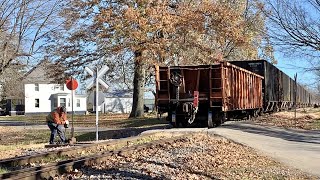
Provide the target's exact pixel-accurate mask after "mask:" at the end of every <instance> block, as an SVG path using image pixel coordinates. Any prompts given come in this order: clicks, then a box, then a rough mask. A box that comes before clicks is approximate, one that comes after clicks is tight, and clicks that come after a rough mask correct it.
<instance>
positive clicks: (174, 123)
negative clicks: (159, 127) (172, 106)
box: [171, 112, 179, 128]
mask: <svg viewBox="0 0 320 180" xmlns="http://www.w3.org/2000/svg"><path fill="white" fill-rule="evenodd" d="M171 124H172V126H173V127H174V128H177V127H179V123H178V122H177V116H176V112H172V113H171Z"/></svg>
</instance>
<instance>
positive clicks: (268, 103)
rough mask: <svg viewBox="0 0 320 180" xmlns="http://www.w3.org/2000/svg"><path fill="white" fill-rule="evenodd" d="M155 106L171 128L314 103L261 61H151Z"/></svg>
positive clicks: (302, 91)
mask: <svg viewBox="0 0 320 180" xmlns="http://www.w3.org/2000/svg"><path fill="white" fill-rule="evenodd" d="M155 76H156V106H157V108H158V113H159V114H162V113H168V116H167V120H168V121H170V122H171V124H172V125H173V126H174V127H178V126H180V125H182V126H183V127H186V126H188V125H190V124H195V123H200V124H205V125H207V126H208V127H209V128H212V127H215V126H219V125H220V124H221V123H224V122H225V121H226V120H228V119H231V118H239V116H240V117H243V116H245V117H248V118H250V117H252V116H253V117H257V116H258V115H260V114H261V113H263V112H268V111H278V110H284V109H290V108H292V107H293V105H294V97H295V96H294V95H295V94H294V93H295V91H294V90H295V87H297V92H296V94H297V96H296V97H297V98H296V105H298V106H299V107H306V106H310V105H312V104H315V103H316V100H315V96H313V95H312V94H311V93H309V92H308V91H306V90H305V89H304V88H303V87H302V86H301V85H298V84H297V85H296V84H295V82H294V81H293V80H292V79H291V78H290V77H289V76H287V75H286V74H284V73H283V72H282V71H280V70H279V69H278V68H276V67H275V66H273V65H272V64H270V63H269V62H267V61H265V60H259V61H230V62H226V61H222V62H219V63H214V64H212V65H199V66H167V67H165V66H155Z"/></svg>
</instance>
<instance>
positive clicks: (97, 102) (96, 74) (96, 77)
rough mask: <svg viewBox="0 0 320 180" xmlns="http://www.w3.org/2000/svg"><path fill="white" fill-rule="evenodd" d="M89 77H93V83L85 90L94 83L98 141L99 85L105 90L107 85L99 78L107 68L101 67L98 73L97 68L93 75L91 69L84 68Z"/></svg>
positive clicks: (97, 138)
mask: <svg viewBox="0 0 320 180" xmlns="http://www.w3.org/2000/svg"><path fill="white" fill-rule="evenodd" d="M84 69H85V70H86V71H87V72H88V73H89V74H90V75H91V76H93V77H95V78H94V80H93V81H91V82H90V83H89V84H88V85H87V87H86V88H87V89H90V88H91V87H92V86H93V84H94V83H96V140H97V141H98V140H99V128H98V121H99V120H98V119H99V118H98V116H99V109H98V107H99V100H98V99H99V97H98V94H99V83H100V84H101V85H102V86H104V87H105V88H106V89H108V87H109V86H108V84H107V83H106V82H105V81H104V80H103V79H101V77H102V76H103V75H104V74H105V73H106V72H107V71H108V69H109V68H108V66H103V67H102V68H101V69H100V71H99V70H98V68H97V71H96V72H95V73H94V71H93V70H92V69H90V68H89V67H85V68H84Z"/></svg>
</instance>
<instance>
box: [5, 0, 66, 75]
mask: <svg viewBox="0 0 320 180" xmlns="http://www.w3.org/2000/svg"><path fill="white" fill-rule="evenodd" d="M63 4H65V3H64V1H63V0H14V1H13V0H0V74H2V73H3V72H4V70H5V69H6V68H9V67H10V66H11V65H12V64H17V63H18V64H19V63H21V62H23V63H28V62H29V61H30V60H35V59H37V58H39V56H37V53H40V52H41V49H42V46H43V43H44V41H43V39H44V38H45V37H46V36H47V34H48V33H49V32H50V31H52V30H54V29H55V28H56V27H57V26H58V25H57V24H59V23H61V22H59V21H60V20H59V19H56V17H57V14H58V13H59V12H60V9H61V7H62V5H63Z"/></svg>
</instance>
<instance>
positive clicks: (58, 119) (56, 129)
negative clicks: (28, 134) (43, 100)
mask: <svg viewBox="0 0 320 180" xmlns="http://www.w3.org/2000/svg"><path fill="white" fill-rule="evenodd" d="M46 120H47V123H48V127H49V128H50V131H51V135H50V141H49V143H50V144H54V138H55V136H56V134H57V133H58V135H59V137H60V140H61V142H62V143H66V142H67V141H66V137H65V134H64V131H63V130H64V127H68V124H69V122H68V120H67V112H66V108H65V107H57V109H55V110H53V111H52V112H51V113H50V114H48V116H47V117H46Z"/></svg>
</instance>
